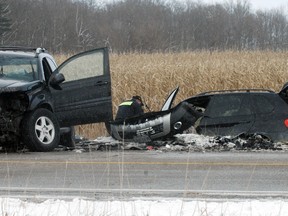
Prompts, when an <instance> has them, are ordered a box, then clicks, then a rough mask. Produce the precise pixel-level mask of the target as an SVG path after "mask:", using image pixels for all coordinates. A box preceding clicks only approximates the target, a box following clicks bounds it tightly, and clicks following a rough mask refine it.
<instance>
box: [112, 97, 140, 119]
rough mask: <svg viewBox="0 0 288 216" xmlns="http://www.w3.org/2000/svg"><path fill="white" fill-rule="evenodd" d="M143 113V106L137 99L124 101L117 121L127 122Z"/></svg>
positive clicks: (118, 112)
mask: <svg viewBox="0 0 288 216" xmlns="http://www.w3.org/2000/svg"><path fill="white" fill-rule="evenodd" d="M143 113H144V111H143V109H142V105H141V104H139V103H138V102H137V101H136V100H135V99H131V100H127V101H124V102H122V103H121V104H120V105H119V107H118V111H117V114H116V117H115V120H125V119H126V118H129V117H132V116H136V115H141V114H143Z"/></svg>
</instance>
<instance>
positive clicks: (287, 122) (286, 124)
mask: <svg viewBox="0 0 288 216" xmlns="http://www.w3.org/2000/svg"><path fill="white" fill-rule="evenodd" d="M284 124H285V126H286V127H287V128H288V119H285V120H284Z"/></svg>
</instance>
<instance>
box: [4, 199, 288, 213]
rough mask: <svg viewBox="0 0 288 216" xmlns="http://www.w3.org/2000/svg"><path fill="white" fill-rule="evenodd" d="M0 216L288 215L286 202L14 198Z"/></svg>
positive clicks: (9, 200)
mask: <svg viewBox="0 0 288 216" xmlns="http://www.w3.org/2000/svg"><path fill="white" fill-rule="evenodd" d="M0 203H1V208H0V215H7V216H9V215H13V216H20V215H21V216H22V215H26V216H39V215H45V216H57V215H59V216H62V215H73V216H97V215H99V216H121V215H123V216H136V215H145V216H167V215H171V216H176V215H177V216H178V215H181V216H186V215H187V216H188V215H189V216H191V215H194V216H200V215H201V216H208V215H209V216H214V215H215V216H219V215H222V216H230V215H233V216H238V215H239V216H240V215H277V216H287V215H288V201H287V200H244V201H243V200H242V201H241V200H238V201H237V200H235V201H233V200H232V201H224V200H220V201H217V200H210V201H209V200H207V201H205V200H202V201H195V200H190V201H189V200H181V199H175V200H171V199H170V200H168V199H166V200H165V199H162V200H131V201H91V200H83V199H78V198H75V199H73V200H71V201H64V200H58V199H57V200H54V199H49V200H46V201H44V202H40V203H36V202H30V201H23V200H20V199H14V198H0Z"/></svg>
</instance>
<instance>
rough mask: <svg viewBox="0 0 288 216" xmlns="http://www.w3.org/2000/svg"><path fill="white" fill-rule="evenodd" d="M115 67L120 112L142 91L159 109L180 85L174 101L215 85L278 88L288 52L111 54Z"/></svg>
mask: <svg viewBox="0 0 288 216" xmlns="http://www.w3.org/2000/svg"><path fill="white" fill-rule="evenodd" d="M58 59H59V61H60V62H61V59H65V58H64V57H63V56H59V58H58ZM110 70H111V78H112V100H113V112H114V114H115V113H116V111H117V106H118V104H119V103H120V102H121V101H122V100H124V99H129V98H131V97H132V96H133V95H141V96H142V98H144V101H145V103H146V104H147V105H148V106H149V107H150V110H151V111H158V110H159V109H160V108H161V106H162V104H163V103H164V101H165V99H166V97H167V96H168V94H169V93H170V92H171V91H172V90H173V89H174V88H175V87H177V86H179V87H180V90H179V93H178V95H177V97H176V101H175V102H174V104H176V103H178V102H180V101H181V100H183V99H185V98H187V97H190V96H193V95H195V94H198V93H201V92H205V91H212V90H223V89H246V88H253V89H257V88H265V89H271V90H274V91H276V92H277V91H279V90H280V89H281V88H282V86H283V85H284V83H285V82H286V81H288V52H273V51H246V52H237V51H223V52H209V51H199V52H182V53H152V54H143V53H127V54H115V53H111V54H110ZM146 111H148V110H146ZM76 132H77V133H78V134H79V135H82V136H84V137H87V138H90V139H95V138H96V137H97V136H106V135H107V132H106V129H105V127H104V125H103V124H91V125H81V126H77V129H76Z"/></svg>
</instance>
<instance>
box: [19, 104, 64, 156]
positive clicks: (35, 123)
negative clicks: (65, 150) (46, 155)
mask: <svg viewBox="0 0 288 216" xmlns="http://www.w3.org/2000/svg"><path fill="white" fill-rule="evenodd" d="M21 129H22V130H21V131H22V141H23V143H24V144H25V145H26V146H27V147H28V148H29V149H30V150H31V151H52V150H53V149H54V148H55V147H57V145H58V144H59V140H60V129H59V124H58V121H57V119H56V117H55V116H54V114H53V113H52V112H51V111H49V110H47V109H43V108H40V109H36V110H34V111H33V112H31V113H29V114H27V115H26V116H25V117H24V118H23V120H22V128H21Z"/></svg>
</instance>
